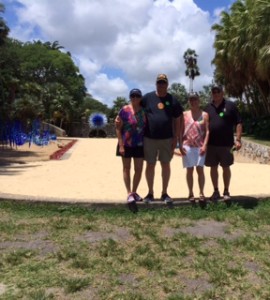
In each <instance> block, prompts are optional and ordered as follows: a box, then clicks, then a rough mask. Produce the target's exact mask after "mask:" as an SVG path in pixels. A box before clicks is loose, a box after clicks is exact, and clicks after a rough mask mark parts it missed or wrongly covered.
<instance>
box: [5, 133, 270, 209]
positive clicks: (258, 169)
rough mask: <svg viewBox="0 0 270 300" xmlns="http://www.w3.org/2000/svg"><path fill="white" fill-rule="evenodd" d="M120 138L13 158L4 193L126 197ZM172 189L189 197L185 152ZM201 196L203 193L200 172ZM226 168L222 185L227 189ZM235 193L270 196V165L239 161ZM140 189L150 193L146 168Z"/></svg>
mask: <svg viewBox="0 0 270 300" xmlns="http://www.w3.org/2000/svg"><path fill="white" fill-rule="evenodd" d="M116 143H117V140H116V139H109V138H107V139H78V142H77V143H76V144H75V145H74V146H73V147H72V148H71V149H70V150H69V151H68V152H67V153H66V154H65V155H64V157H63V158H62V159H61V160H58V161H52V160H51V161H40V162H30V163H27V164H13V165H9V166H1V168H0V172H1V173H0V174H1V176H0V182H1V184H0V197H1V198H5V197H7V198H18V199H34V200H49V201H50V200H51V201H55V200H58V201H72V202H73V201H74V202H77V201H78V202H115V203H117V202H123V201H125V199H126V191H125V188H124V183H123V179H122V162H121V158H120V157H116V156H115V149H116ZM171 168H172V173H171V180H170V185H169V189H168V193H169V194H170V196H171V197H173V198H176V199H179V198H181V199H183V198H186V197H187V195H188V189H187V185H186V179H185V170H184V169H183V167H182V161H181V157H179V156H177V155H175V156H174V158H173V160H172V163H171ZM194 175H195V176H194V178H195V188H194V193H195V196H198V185H197V174H196V173H194ZM205 175H206V185H205V195H206V196H210V195H211V194H212V185H211V181H210V176H209V168H207V167H206V168H205ZM221 179H222V174H221V169H220V180H219V181H220V190H221V192H222V191H223V183H222V180H221ZM230 192H231V195H233V196H270V165H261V164H250V163H235V164H234V165H233V166H232V181H231V188H230ZM138 193H139V194H140V195H141V196H145V195H146V194H147V185H146V181H145V177H144V174H143V177H142V180H141V184H140V186H139V190H138ZM160 194H161V169H160V165H159V164H157V167H156V176H155V196H156V197H157V198H158V197H160Z"/></svg>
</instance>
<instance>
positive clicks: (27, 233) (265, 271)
mask: <svg viewBox="0 0 270 300" xmlns="http://www.w3.org/2000/svg"><path fill="white" fill-rule="evenodd" d="M249 201H250V199H249ZM254 203H255V204H254V205H253V206H248V205H246V204H245V202H243V201H242V202H239V204H238V205H237V204H234V205H232V206H231V207H230V208H227V207H226V206H225V205H224V204H223V203H220V204H218V205H209V206H208V207H207V209H205V210H201V209H200V208H193V207H187V206H176V207H175V208H174V209H166V208H156V209H155V208H154V209H147V208H145V207H144V206H143V205H142V206H140V211H139V213H138V214H136V215H134V214H132V213H130V212H129V211H128V210H127V209H126V207H115V208H111V209H101V208H99V209H94V208H87V207H83V206H78V205H57V204H45V203H32V204H31V203H23V202H12V201H1V202H0V299H78V300H80V299H96V300H99V299H101V300H103V299H104V300H105V299H106V300H108V299H117V300H120V299H129V300H130V299H136V300H140V299H142V300H146V299H147V300H149V299H150V300H151V299H160V300H161V299H166V300H179V299H185V300H188V299H205V300H206V299H269V298H270V288H269V284H268V283H269V280H270V258H269V251H270V236H269V230H270V199H269V200H261V201H254ZM245 207H249V208H245Z"/></svg>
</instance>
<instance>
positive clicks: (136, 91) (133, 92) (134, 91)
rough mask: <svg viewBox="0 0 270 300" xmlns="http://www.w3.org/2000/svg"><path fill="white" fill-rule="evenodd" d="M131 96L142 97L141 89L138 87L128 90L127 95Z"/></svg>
mask: <svg viewBox="0 0 270 300" xmlns="http://www.w3.org/2000/svg"><path fill="white" fill-rule="evenodd" d="M131 96H139V97H142V92H141V90H139V89H132V90H131V91H130V92H129V97H131Z"/></svg>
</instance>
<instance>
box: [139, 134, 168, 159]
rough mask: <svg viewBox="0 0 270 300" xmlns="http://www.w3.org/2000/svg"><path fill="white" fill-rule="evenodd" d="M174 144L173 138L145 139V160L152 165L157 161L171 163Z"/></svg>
mask: <svg viewBox="0 0 270 300" xmlns="http://www.w3.org/2000/svg"><path fill="white" fill-rule="evenodd" d="M172 142H173V140H172V138H169V139H162V140H156V139H149V138H147V137H144V140H143V144H144V159H145V160H146V161H147V162H148V163H150V164H154V163H156V161H157V160H159V161H160V162H162V163H169V162H170V161H171V159H172V156H173V151H172Z"/></svg>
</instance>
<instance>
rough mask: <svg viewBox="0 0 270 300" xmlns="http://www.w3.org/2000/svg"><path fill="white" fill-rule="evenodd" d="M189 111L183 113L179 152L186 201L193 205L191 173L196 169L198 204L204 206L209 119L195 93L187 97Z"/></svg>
mask: <svg viewBox="0 0 270 300" xmlns="http://www.w3.org/2000/svg"><path fill="white" fill-rule="evenodd" d="M188 100H189V105H190V110H188V111H185V112H184V122H185V130H184V134H183V140H182V143H183V145H182V147H180V151H181V154H182V158H183V167H184V168H187V173H186V180H187V185H188V190H189V196H188V199H189V201H190V202H191V203H192V204H195V198H194V193H193V171H194V167H196V171H197V174H198V184H199V203H200V204H202V205H205V204H206V201H205V197H204V184H205V176H204V169H203V167H204V161H205V154H206V146H207V143H208V139H209V117H208V114H207V113H206V112H203V111H202V110H201V108H200V99H199V95H198V94H197V93H192V94H190V95H189V97H188Z"/></svg>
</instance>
